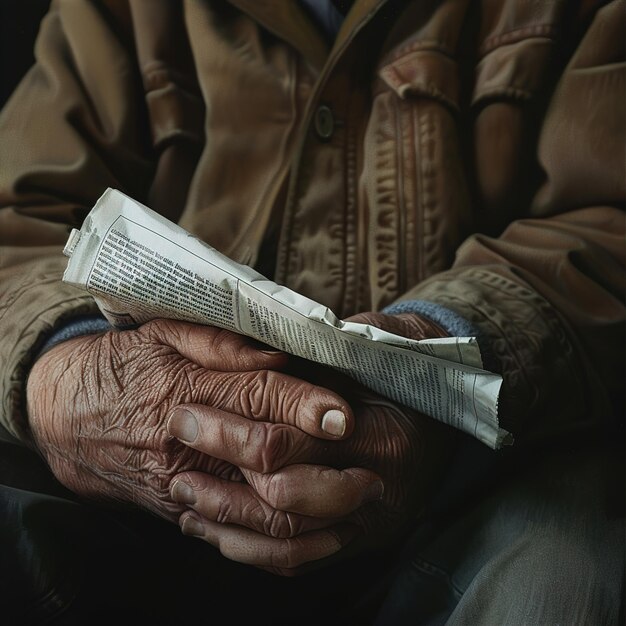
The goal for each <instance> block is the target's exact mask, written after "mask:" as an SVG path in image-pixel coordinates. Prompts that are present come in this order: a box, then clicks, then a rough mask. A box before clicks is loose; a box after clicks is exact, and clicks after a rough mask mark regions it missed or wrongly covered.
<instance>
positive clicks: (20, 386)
mask: <svg viewBox="0 0 626 626" xmlns="http://www.w3.org/2000/svg"><path fill="white" fill-rule="evenodd" d="M66 264H67V260H66V259H65V258H64V257H63V256H61V254H60V253H59V254H58V255H54V256H47V257H41V258H38V259H37V260H35V261H31V262H29V263H24V264H21V265H20V266H19V268H17V267H15V266H14V267H11V268H9V269H7V270H3V271H0V285H1V287H0V354H2V357H3V359H2V368H1V371H0V420H1V421H2V424H3V425H4V427H5V428H6V429H7V430H8V431H9V432H10V433H11V434H12V435H14V436H15V437H17V438H18V439H20V440H21V441H23V442H24V443H27V444H28V445H32V440H31V435H30V429H29V425H28V417H27V413H26V379H27V376H28V372H29V371H30V369H31V366H32V364H33V362H34V360H35V356H36V355H38V354H39V352H40V350H41V348H42V346H43V344H44V342H45V341H46V338H47V337H49V336H50V335H51V334H54V332H55V330H56V329H58V328H60V327H62V326H64V325H65V324H66V322H67V321H68V320H70V319H73V318H75V317H77V316H80V315H89V314H96V313H97V312H98V307H97V305H96V303H95V301H94V300H93V298H92V297H91V296H90V295H89V294H87V293H85V292H84V291H82V290H79V289H77V288H76V287H72V286H70V285H67V284H65V283H63V282H62V281H61V278H62V276H63V271H64V269H65V266H66ZM18 269H19V271H17V270H18Z"/></svg>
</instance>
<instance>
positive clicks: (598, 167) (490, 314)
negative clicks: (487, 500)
mask: <svg viewBox="0 0 626 626" xmlns="http://www.w3.org/2000/svg"><path fill="white" fill-rule="evenodd" d="M622 13H623V3H622V2H613V3H611V4H610V5H607V6H606V7H604V9H601V10H600V11H599V12H598V13H597V15H596V16H595V19H594V21H593V23H592V25H591V27H590V29H589V30H588V32H587V34H586V35H585V37H584V38H583V40H582V42H581V44H580V46H579V47H578V49H577V51H576V53H575V54H574V56H573V57H572V59H571V61H570V62H569V64H568V66H567V68H566V69H565V71H564V73H563V75H562V77H561V79H560V81H559V83H558V85H557V87H556V90H555V92H554V94H553V97H552V100H551V103H550V106H549V108H548V111H547V115H546V118H545V121H544V124H543V127H542V130H541V134H540V137H539V158H540V162H541V166H542V168H543V170H544V172H545V183H544V184H543V185H542V187H541V188H540V189H539V192H538V193H537V195H536V197H535V198H534V200H533V202H532V206H531V209H530V212H529V215H530V217H529V218H528V219H523V220H520V221H515V222H513V223H512V224H511V225H509V226H508V228H506V229H505V230H504V232H503V234H502V235H501V236H500V237H497V238H496V237H493V238H492V237H487V236H483V235H474V236H472V237H471V238H470V239H469V240H467V241H466V242H465V243H464V244H463V245H462V246H461V248H460V249H459V250H458V253H457V256H456V261H455V263H454V265H453V267H452V268H451V269H450V270H448V271H446V272H443V273H440V274H437V275H435V276H433V277H432V278H430V279H429V280H427V281H425V282H424V283H421V284H420V285H418V286H417V287H415V288H414V289H412V290H411V291H410V292H409V293H407V294H405V295H404V296H403V298H402V300H426V301H429V302H433V303H436V304H439V305H442V306H445V307H448V308H449V309H452V310H453V311H455V312H456V313H458V314H460V315H462V316H463V317H464V318H465V319H467V320H468V321H470V322H471V323H472V324H474V325H475V327H477V328H478V329H479V332H480V335H481V336H482V338H483V340H484V341H483V343H486V344H487V345H488V346H489V349H490V353H491V354H490V355H489V356H490V360H491V364H490V365H491V367H492V368H493V369H495V370H496V371H499V372H500V373H501V374H502V375H503V379H504V383H503V387H502V391H501V396H500V404H499V417H500V424H501V426H502V427H503V428H505V429H506V430H508V431H510V432H512V433H513V434H514V435H515V436H516V439H518V440H520V439H521V440H524V439H526V438H533V437H539V436H541V437H546V436H549V434H550V433H554V432H557V431H558V432H562V431H563V429H564V428H568V429H569V428H576V427H577V426H582V425H583V424H584V423H585V422H587V421H588V420H597V419H600V420H603V419H604V420H611V419H612V416H615V415H618V416H623V411H624V380H625V376H624V345H625V336H624V320H625V306H624V302H625V293H626V279H625V228H624V227H625V218H624V212H623V208H624V201H625V198H626V189H625V186H626V181H625V175H624V172H626V163H625V150H624V138H625V137H626V132H625V128H624V126H625V119H626V118H625V116H624V111H626V101H625V95H626V71H625V69H626V67H625V63H624V49H623V41H624V33H623V30H624V21H623V19H622ZM622 419H623V418H622Z"/></svg>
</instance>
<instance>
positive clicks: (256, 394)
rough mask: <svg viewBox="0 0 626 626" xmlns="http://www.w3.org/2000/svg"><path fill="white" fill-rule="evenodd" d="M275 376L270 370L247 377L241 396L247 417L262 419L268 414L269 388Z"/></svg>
mask: <svg viewBox="0 0 626 626" xmlns="http://www.w3.org/2000/svg"><path fill="white" fill-rule="evenodd" d="M273 378H274V376H273V374H272V372H270V371H268V370H261V371H259V372H255V373H254V374H252V375H249V376H247V380H246V382H245V384H244V386H243V389H242V394H241V403H242V405H243V406H244V410H245V411H246V412H247V415H250V416H251V417H252V418H253V419H255V420H256V419H260V418H261V417H262V416H263V415H266V414H267V401H268V397H269V396H270V394H269V391H268V390H269V388H270V386H271V385H272V380H273Z"/></svg>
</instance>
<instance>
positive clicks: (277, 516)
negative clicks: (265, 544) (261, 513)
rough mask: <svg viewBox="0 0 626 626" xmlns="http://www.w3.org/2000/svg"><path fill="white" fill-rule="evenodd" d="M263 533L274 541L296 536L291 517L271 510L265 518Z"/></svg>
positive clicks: (282, 512)
mask: <svg viewBox="0 0 626 626" xmlns="http://www.w3.org/2000/svg"><path fill="white" fill-rule="evenodd" d="M263 532H264V533H265V534H266V535H268V536H270V537H274V538H276V539H288V538H291V537H293V536H294V535H295V534H296V532H295V529H294V527H293V525H292V520H291V515H290V514H289V513H285V512H284V511H277V510H273V511H272V512H271V513H269V515H267V516H266V518H265V523H264V527H263Z"/></svg>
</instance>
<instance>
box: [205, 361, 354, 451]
mask: <svg viewBox="0 0 626 626" xmlns="http://www.w3.org/2000/svg"><path fill="white" fill-rule="evenodd" d="M197 384H198V385H200V387H199V395H198V401H199V402H200V403H202V404H209V405H211V406H215V407H217V408H220V409H222V410H224V411H229V412H231V413H237V414H238V415H241V416H243V417H248V418H250V419H256V420H266V421H270V422H273V423H277V424H290V425H292V426H296V427H297V428H300V429H301V430H303V431H304V432H306V433H309V434H310V435H313V436H314V437H320V438H323V439H343V438H345V437H348V436H349V435H350V433H351V432H352V430H353V429H354V414H353V413H352V409H351V408H350V405H349V404H348V403H347V402H346V401H345V400H344V399H343V398H342V397H341V396H340V395H338V394H337V393H335V392H334V391H330V390H328V389H326V388H324V387H320V386H318V385H313V384H311V383H309V382H307V381H304V380H301V379H299V378H294V377H293V376H289V375H287V374H283V373H282V372H275V371H271V370H262V371H255V372H241V373H232V374H230V373H229V374H226V373H224V374H213V375H207V376H206V377H202V376H200V377H199V378H198V380H197ZM202 386H203V387H204V389H201V387H202Z"/></svg>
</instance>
